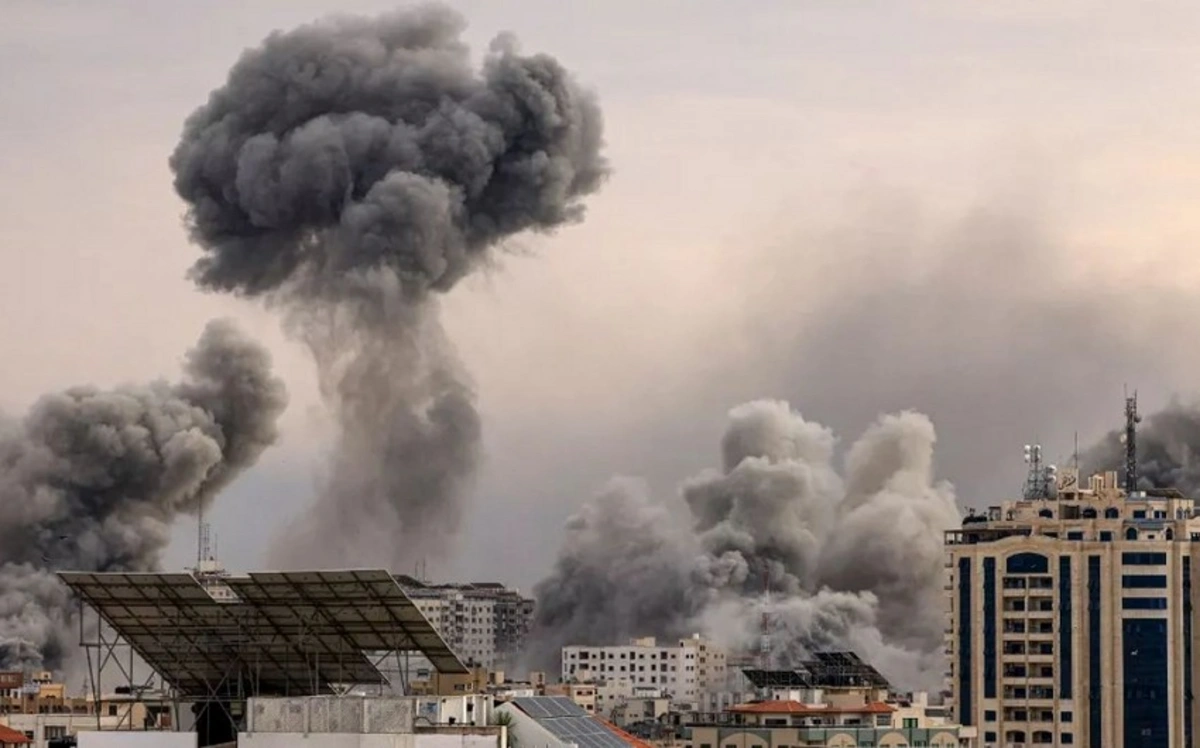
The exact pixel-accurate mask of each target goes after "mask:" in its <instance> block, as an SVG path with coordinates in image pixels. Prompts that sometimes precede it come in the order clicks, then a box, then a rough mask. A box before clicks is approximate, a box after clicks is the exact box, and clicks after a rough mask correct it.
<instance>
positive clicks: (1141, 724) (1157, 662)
mask: <svg viewBox="0 0 1200 748" xmlns="http://www.w3.org/2000/svg"><path fill="white" fill-rule="evenodd" d="M1121 635H1122V642H1121V649H1122V650H1123V652H1122V664H1123V668H1124V673H1123V674H1124V683H1125V689H1124V693H1123V694H1122V695H1123V697H1124V704H1125V745H1145V746H1152V745H1168V741H1169V739H1170V733H1169V730H1168V727H1169V724H1170V710H1169V709H1168V703H1167V619H1165V618H1127V619H1125V620H1123V621H1121Z"/></svg>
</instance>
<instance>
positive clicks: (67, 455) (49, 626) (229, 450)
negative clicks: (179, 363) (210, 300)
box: [0, 320, 287, 670]
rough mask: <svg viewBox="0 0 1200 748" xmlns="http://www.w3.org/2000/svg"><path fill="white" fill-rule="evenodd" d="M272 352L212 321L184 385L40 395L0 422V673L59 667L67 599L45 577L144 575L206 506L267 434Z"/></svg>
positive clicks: (273, 391) (273, 399) (274, 392)
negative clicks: (177, 529)
mask: <svg viewBox="0 0 1200 748" xmlns="http://www.w3.org/2000/svg"><path fill="white" fill-rule="evenodd" d="M286 404H287V394H286V390H285V389H284V386H283V383H282V381H281V380H279V379H278V378H276V377H275V376H273V375H272V373H271V359H270V355H269V354H268V353H267V351H266V350H265V349H263V348H262V347H260V346H259V345H258V344H257V343H255V342H253V341H251V340H249V339H247V338H245V337H243V336H242V334H241V333H240V332H239V331H238V330H237V329H236V328H235V327H234V326H233V325H232V324H231V323H229V322H228V321H225V320H215V321H213V322H210V323H209V325H208V326H207V328H206V329H205V331H204V334H203V335H202V336H201V337H200V340H199V342H198V343H197V344H196V346H195V348H193V349H192V350H191V351H190V352H189V353H188V354H187V358H186V360H185V364H184V370H183V378H182V380H181V381H180V382H178V383H176V384H169V383H167V382H164V381H159V382H154V383H152V384H149V385H145V386H140V387H122V388H118V389H115V390H111V391H104V390H99V389H96V388H94V387H75V388H72V389H69V390H66V391H65V392H61V393H57V394H52V395H46V396H44V397H43V398H42V399H41V400H39V401H38V402H37V403H36V404H35V405H34V406H33V407H32V408H31V409H30V411H29V412H28V413H27V414H26V415H25V417H24V418H23V419H20V420H8V421H5V422H3V425H2V427H0V466H2V467H0V669H7V668H10V667H13V668H25V667H44V668H48V669H51V670H56V669H58V668H59V667H60V666H61V665H62V664H63V660H64V657H65V656H66V654H67V653H68V651H69V650H67V649H66V642H67V641H68V640H67V639H66V638H64V637H66V636H72V634H71V633H69V632H68V631H67V629H66V628H65V626H66V624H67V623H68V622H69V619H70V617H71V610H70V607H69V605H68V593H67V590H66V588H65V587H64V586H63V585H61V584H60V583H59V582H58V580H57V578H56V577H55V576H54V572H55V571H56V570H65V569H69V570H84V571H151V570H154V569H156V568H157V567H158V564H159V559H160V556H161V554H162V551H163V549H164V548H165V547H166V545H167V543H168V541H169V540H170V527H171V523H172V522H173V521H174V520H175V519H176V518H178V517H179V516H181V515H188V514H194V513H196V512H197V511H198V510H199V509H200V508H201V507H202V506H207V505H208V504H209V503H210V502H211V501H212V499H213V497H214V496H215V495H216V494H217V492H219V491H220V490H221V489H222V488H224V487H225V486H227V485H228V484H229V483H230V482H231V481H232V480H233V479H234V478H236V477H237V476H238V475H239V474H240V473H241V472H242V471H244V470H245V469H246V468H248V467H249V466H251V465H253V464H254V463H255V462H256V461H257V459H258V457H259V456H260V455H261V454H262V452H263V450H265V449H266V448H267V447H268V446H270V445H271V444H272V443H274V442H275V440H276V438H277V433H278V432H277V430H276V421H277V419H278V417H279V416H280V414H281V413H282V412H283V410H284V408H285V407H286Z"/></svg>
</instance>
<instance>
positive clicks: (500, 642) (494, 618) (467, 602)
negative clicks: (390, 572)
mask: <svg viewBox="0 0 1200 748" xmlns="http://www.w3.org/2000/svg"><path fill="white" fill-rule="evenodd" d="M396 579H397V581H399V582H400V585H401V586H402V587H403V588H404V591H405V592H406V593H407V594H408V596H409V597H410V598H412V601H413V602H414V603H415V604H416V606H417V608H419V609H420V611H421V612H422V613H423V614H424V615H425V617H426V618H428V619H429V622H430V623H431V624H433V627H434V628H436V629H437V631H438V633H439V634H441V636H442V638H443V639H444V640H445V641H446V644H448V645H449V646H450V648H451V649H452V650H454V653H455V654H457V655H458V656H459V658H460V659H462V660H463V662H465V663H467V664H469V665H478V666H480V667H485V668H488V669H489V670H503V669H505V668H511V667H513V666H514V665H515V664H516V661H517V658H518V657H519V656H520V653H521V650H522V649H523V648H524V646H525V637H526V635H527V634H528V633H529V626H530V624H531V623H532V621H533V600H532V599H530V598H527V597H523V596H522V595H521V593H520V591H519V590H516V589H512V588H509V587H505V586H504V585H502V584H497V583H490V582H488V583H475V584H441V585H433V584H427V583H424V582H420V581H417V580H416V579H413V578H411V577H397V578H396Z"/></svg>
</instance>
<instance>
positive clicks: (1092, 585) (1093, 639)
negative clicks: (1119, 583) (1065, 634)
mask: <svg viewBox="0 0 1200 748" xmlns="http://www.w3.org/2000/svg"><path fill="white" fill-rule="evenodd" d="M1087 590H1088V605H1087V619H1088V626H1087V636H1088V745H1090V746H1091V748H1103V746H1102V745H1101V742H1100V739H1101V734H1100V705H1101V704H1102V703H1103V700H1102V696H1103V691H1102V689H1103V687H1104V681H1103V679H1101V677H1100V641H1101V639H1100V635H1101V631H1100V557H1099V556H1088V569H1087Z"/></svg>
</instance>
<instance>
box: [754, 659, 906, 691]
mask: <svg viewBox="0 0 1200 748" xmlns="http://www.w3.org/2000/svg"><path fill="white" fill-rule="evenodd" d="M742 674H743V675H745V676H746V679H747V680H749V681H750V683H751V684H752V685H753V686H754V687H755V688H823V687H842V688H847V687H854V686H869V687H874V688H890V687H891V686H890V685H889V684H888V681H887V678H885V677H883V675H882V674H880V672H879V671H878V670H876V669H875V668H873V667H871V666H870V665H869V664H867V663H866V662H863V661H862V660H861V659H860V658H859V656H858V655H856V654H854V653H853V652H815V653H813V656H812V659H810V660H806V661H805V662H803V663H801V664H800V666H799V667H797V668H796V669H795V670H755V669H745V670H742Z"/></svg>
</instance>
